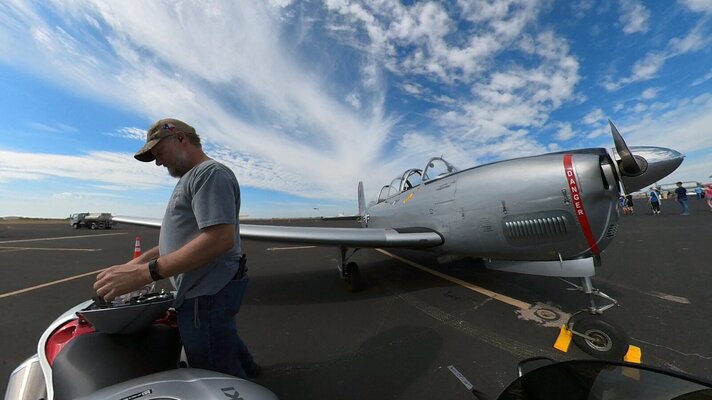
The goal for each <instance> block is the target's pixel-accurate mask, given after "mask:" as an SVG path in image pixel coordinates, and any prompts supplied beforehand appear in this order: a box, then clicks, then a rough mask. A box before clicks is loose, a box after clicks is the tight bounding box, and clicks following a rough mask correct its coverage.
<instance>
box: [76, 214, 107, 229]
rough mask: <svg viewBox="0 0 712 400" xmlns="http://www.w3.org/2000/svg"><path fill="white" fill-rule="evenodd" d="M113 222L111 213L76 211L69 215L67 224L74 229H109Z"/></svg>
mask: <svg viewBox="0 0 712 400" xmlns="http://www.w3.org/2000/svg"><path fill="white" fill-rule="evenodd" d="M115 224H116V222H114V221H113V219H112V218H111V213H76V214H72V215H70V216H69V225H70V226H71V227H72V228H74V229H79V228H89V229H111V228H113V226H114V225H115Z"/></svg>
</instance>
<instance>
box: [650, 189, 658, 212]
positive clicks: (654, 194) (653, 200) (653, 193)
mask: <svg viewBox="0 0 712 400" xmlns="http://www.w3.org/2000/svg"><path fill="white" fill-rule="evenodd" d="M648 200H649V201H650V208H652V210H653V215H659V214H660V193H658V191H657V190H655V187H652V186H651V187H650V192H648Z"/></svg>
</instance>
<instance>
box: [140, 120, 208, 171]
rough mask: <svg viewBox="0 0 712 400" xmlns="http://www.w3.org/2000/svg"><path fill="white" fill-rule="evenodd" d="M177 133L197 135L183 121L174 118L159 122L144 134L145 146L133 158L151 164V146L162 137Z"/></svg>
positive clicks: (193, 129)
mask: <svg viewBox="0 0 712 400" xmlns="http://www.w3.org/2000/svg"><path fill="white" fill-rule="evenodd" d="M178 132H183V133H185V134H188V135H195V136H197V135H198V134H197V133H196V132H195V128H193V127H192V126H190V125H188V124H186V123H185V122H183V121H180V120H177V119H174V118H165V119H162V120H159V121H157V122H156V123H154V124H153V125H151V127H150V128H148V131H147V132H146V144H145V145H143V147H142V148H141V150H139V151H138V152H136V154H134V158H135V159H137V160H139V161H143V162H151V161H153V160H155V159H156V158H155V157H154V156H153V154H151V149H152V148H153V146H155V145H156V144H158V142H160V141H161V139H163V138H164V137H167V136H171V135H173V134H175V133H178Z"/></svg>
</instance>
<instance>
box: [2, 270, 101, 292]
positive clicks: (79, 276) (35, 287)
mask: <svg viewBox="0 0 712 400" xmlns="http://www.w3.org/2000/svg"><path fill="white" fill-rule="evenodd" d="M105 269H106V268H102V269H98V270H96V271H92V272H87V273H85V274H80V275H74V276H70V277H69V278H64V279H59V280H56V281H53V282H47V283H43V284H41V285H37V286H32V287H28V288H24V289H20V290H15V291H14V292H9V293H3V294H0V299H2V298H5V297H10V296H15V295H18V294H22V293H25V292H29V291H32V290H37V289H42V288H44V287H47V286H52V285H57V284H59V283H64V282H68V281H71V280H74V279H79V278H83V277H85V276H89V275H96V274H98V273H99V272H101V271H103V270H105Z"/></svg>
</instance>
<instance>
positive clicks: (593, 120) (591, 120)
mask: <svg viewBox="0 0 712 400" xmlns="http://www.w3.org/2000/svg"><path fill="white" fill-rule="evenodd" d="M604 119H605V116H604V114H603V110H602V109H600V108H596V109H594V110H593V111H591V112H589V113H588V114H586V116H584V117H583V123H584V124H586V125H596V124H601V123H603V122H604V121H603V120H604Z"/></svg>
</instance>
